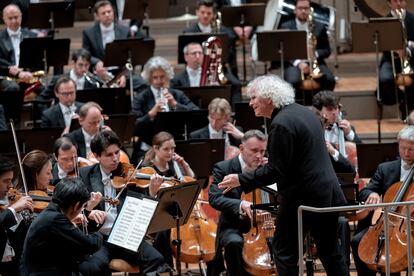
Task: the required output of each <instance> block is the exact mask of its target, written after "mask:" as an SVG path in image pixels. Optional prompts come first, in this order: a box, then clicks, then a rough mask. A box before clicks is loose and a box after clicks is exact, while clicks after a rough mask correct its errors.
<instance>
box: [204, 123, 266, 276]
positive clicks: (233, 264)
mask: <svg viewBox="0 0 414 276" xmlns="http://www.w3.org/2000/svg"><path fill="white" fill-rule="evenodd" d="M266 144H267V137H266V136H265V135H264V134H263V133H262V132H261V131H259V130H249V131H247V132H246V133H245V134H244V136H243V138H242V143H241V144H240V146H239V148H240V154H239V155H237V156H236V157H234V158H232V159H230V160H225V161H221V162H219V163H217V164H216V165H215V166H214V169H213V177H214V180H213V183H212V185H211V186H210V191H209V198H208V199H209V203H210V204H211V206H212V207H213V208H215V209H217V210H218V211H221V215H220V219H219V224H218V227H217V239H218V241H217V242H216V245H217V248H216V253H217V254H220V253H221V248H223V247H224V259H225V262H226V265H227V274H228V275H249V274H248V273H247V272H246V271H245V269H244V268H243V266H242V265H241V264H242V263H243V257H242V250H243V243H244V240H243V235H242V233H241V231H240V226H241V224H240V223H241V221H240V219H239V217H240V215H245V216H248V217H250V218H251V217H252V210H251V208H250V206H251V204H252V202H248V201H245V200H241V199H240V197H241V194H242V192H243V190H242V189H241V188H240V187H239V188H237V189H233V190H231V191H230V192H228V193H226V194H223V191H222V190H221V189H219V188H218V186H217V184H218V183H220V182H221V181H222V180H223V178H224V176H226V175H228V174H231V173H242V172H251V171H254V170H255V169H256V168H257V167H258V166H260V165H261V164H263V162H264V154H265V151H266ZM216 258H220V256H216ZM215 273H216V271H215ZM217 273H219V271H217Z"/></svg>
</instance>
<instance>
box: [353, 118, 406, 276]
mask: <svg viewBox="0 0 414 276" xmlns="http://www.w3.org/2000/svg"><path fill="white" fill-rule="evenodd" d="M397 140H398V151H399V155H400V158H399V159H397V160H394V161H389V162H384V163H381V164H379V165H378V168H377V170H376V172H375V174H374V176H373V177H372V178H371V180H370V181H369V183H368V185H367V186H366V187H365V188H363V189H362V190H361V191H360V192H359V201H360V202H364V203H365V204H378V203H381V197H383V196H384V194H385V193H386V192H387V190H388V188H390V187H391V186H392V184H394V183H396V182H398V181H404V180H405V178H406V177H407V175H408V173H409V171H410V170H411V168H412V166H413V164H414V126H406V127H404V128H403V129H402V130H400V132H399V133H398V138H397ZM370 222H371V216H368V217H367V218H366V219H364V220H361V221H359V223H358V229H357V233H356V234H355V235H354V237H353V238H352V240H351V246H352V253H353V256H354V261H355V267H356V269H357V271H358V275H361V276H362V275H364V276H369V275H376V272H375V271H373V270H370V269H368V267H367V266H366V264H365V263H364V262H362V261H361V259H360V258H359V254H358V246H359V243H360V241H361V239H362V237H363V236H364V234H365V233H366V232H367V230H368V227H369V226H370ZM375 242H377V241H375ZM397 275H399V273H397Z"/></svg>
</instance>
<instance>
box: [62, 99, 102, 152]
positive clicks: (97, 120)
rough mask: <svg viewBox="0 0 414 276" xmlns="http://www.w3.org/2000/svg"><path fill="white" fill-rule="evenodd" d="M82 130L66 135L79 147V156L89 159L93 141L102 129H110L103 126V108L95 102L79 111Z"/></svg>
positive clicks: (85, 105) (88, 103)
mask: <svg viewBox="0 0 414 276" xmlns="http://www.w3.org/2000/svg"><path fill="white" fill-rule="evenodd" d="M78 119H79V124H80V126H81V127H80V128H78V129H76V130H74V131H72V132H69V133H68V134H65V136H67V137H69V138H70V139H72V141H73V142H74V143H75V144H76V145H77V147H78V156H80V157H83V158H89V155H90V153H91V146H90V144H91V141H92V139H93V137H95V136H96V134H97V133H98V132H99V131H100V130H101V129H108V128H109V127H108V126H103V125H102V123H103V116H102V108H101V106H100V105H99V104H97V103H95V102H87V103H86V104H84V105H83V106H82V107H81V108H80V110H79V118H78Z"/></svg>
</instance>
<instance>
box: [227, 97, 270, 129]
mask: <svg viewBox="0 0 414 276" xmlns="http://www.w3.org/2000/svg"><path fill="white" fill-rule="evenodd" d="M233 117H234V120H235V121H236V122H237V125H239V126H241V127H242V128H243V130H244V131H247V130H250V129H259V130H262V131H263V132H264V133H267V127H268V125H269V121H268V120H266V118H260V117H256V115H255V114H254V110H253V108H251V107H250V106H249V103H248V102H238V103H235V104H234V116H233Z"/></svg>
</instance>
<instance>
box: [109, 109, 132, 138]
mask: <svg viewBox="0 0 414 276" xmlns="http://www.w3.org/2000/svg"><path fill="white" fill-rule="evenodd" d="M135 120H136V115H134V114H112V115H109V117H108V120H105V125H107V126H109V127H110V128H111V129H112V130H113V131H114V132H115V133H116V134H118V137H119V140H121V142H122V143H123V144H125V143H129V142H131V138H132V135H133V132H134V123H135Z"/></svg>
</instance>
